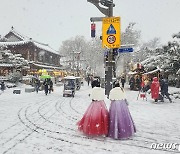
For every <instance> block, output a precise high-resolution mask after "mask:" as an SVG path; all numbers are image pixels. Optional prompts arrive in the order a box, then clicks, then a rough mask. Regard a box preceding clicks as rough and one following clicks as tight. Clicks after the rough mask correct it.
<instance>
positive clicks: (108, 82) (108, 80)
mask: <svg viewBox="0 0 180 154" xmlns="http://www.w3.org/2000/svg"><path fill="white" fill-rule="evenodd" d="M108 10H109V12H108V17H112V16H113V1H112V4H111V5H110V6H109V9H108ZM113 74H114V73H113V49H110V50H109V51H108V63H107V64H106V68H105V95H107V96H108V97H109V92H110V91H111V89H112V86H113V83H112V82H113V80H112V78H113Z"/></svg>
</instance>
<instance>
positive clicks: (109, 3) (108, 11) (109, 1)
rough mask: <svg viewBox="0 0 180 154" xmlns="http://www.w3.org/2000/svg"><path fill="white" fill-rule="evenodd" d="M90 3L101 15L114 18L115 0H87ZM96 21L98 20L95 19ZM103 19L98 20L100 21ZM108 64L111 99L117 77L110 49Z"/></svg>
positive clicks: (106, 89) (106, 73) (106, 76)
mask: <svg viewBox="0 0 180 154" xmlns="http://www.w3.org/2000/svg"><path fill="white" fill-rule="evenodd" d="M87 1H88V2H90V3H92V4H94V5H95V6H96V7H97V8H98V9H99V11H101V13H103V14H104V15H105V16H108V17H113V7H114V6H115V4H114V3H113V0H87ZM99 3H101V4H102V5H104V6H105V7H107V8H104V7H101V6H100V5H99ZM95 20H96V19H95ZM100 20H101V19H99V18H98V21H100ZM107 54H108V62H107V64H106V67H105V94H106V95H107V96H108V97H109V92H110V90H111V89H112V85H113V83H112V77H113V76H114V77H115V70H114V69H113V68H115V61H113V49H110V50H109V51H108V53H107Z"/></svg>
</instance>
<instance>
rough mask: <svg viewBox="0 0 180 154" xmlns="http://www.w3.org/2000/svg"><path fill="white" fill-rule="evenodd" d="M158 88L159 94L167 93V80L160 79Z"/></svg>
mask: <svg viewBox="0 0 180 154" xmlns="http://www.w3.org/2000/svg"><path fill="white" fill-rule="evenodd" d="M160 86H161V94H166V93H168V80H167V79H162V80H161V81H160Z"/></svg>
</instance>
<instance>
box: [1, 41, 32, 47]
mask: <svg viewBox="0 0 180 154" xmlns="http://www.w3.org/2000/svg"><path fill="white" fill-rule="evenodd" d="M27 43H29V41H18V42H0V46H7V45H23V44H27Z"/></svg>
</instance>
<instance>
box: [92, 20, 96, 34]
mask: <svg viewBox="0 0 180 154" xmlns="http://www.w3.org/2000/svg"><path fill="white" fill-rule="evenodd" d="M95 36H96V24H94V23H92V24H91V37H95Z"/></svg>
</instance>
